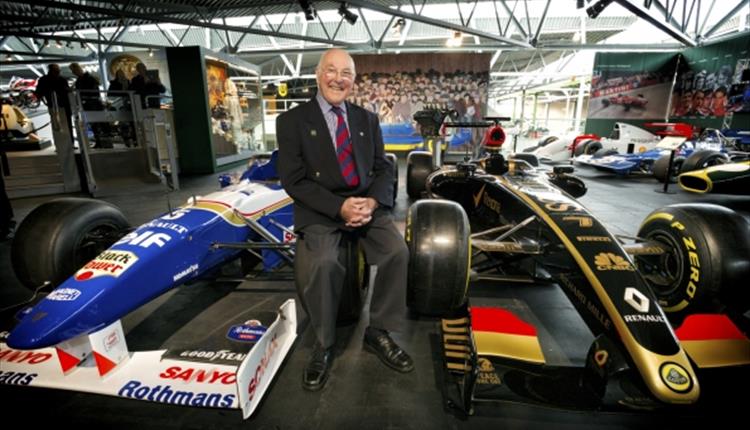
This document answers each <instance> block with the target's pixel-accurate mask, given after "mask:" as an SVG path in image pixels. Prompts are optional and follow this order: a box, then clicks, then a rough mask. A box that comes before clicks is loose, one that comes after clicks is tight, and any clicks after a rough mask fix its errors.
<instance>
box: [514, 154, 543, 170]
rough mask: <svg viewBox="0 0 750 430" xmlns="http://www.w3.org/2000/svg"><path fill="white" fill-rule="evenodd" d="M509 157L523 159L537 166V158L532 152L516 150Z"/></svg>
mask: <svg viewBox="0 0 750 430" xmlns="http://www.w3.org/2000/svg"><path fill="white" fill-rule="evenodd" d="M510 158H511V159H516V160H523V161H525V162H527V163H529V165H531V166H532V167H539V159H538V158H537V156H536V155H534V154H529V153H524V152H516V153H515V154H513V155H512V156H511V157H510Z"/></svg>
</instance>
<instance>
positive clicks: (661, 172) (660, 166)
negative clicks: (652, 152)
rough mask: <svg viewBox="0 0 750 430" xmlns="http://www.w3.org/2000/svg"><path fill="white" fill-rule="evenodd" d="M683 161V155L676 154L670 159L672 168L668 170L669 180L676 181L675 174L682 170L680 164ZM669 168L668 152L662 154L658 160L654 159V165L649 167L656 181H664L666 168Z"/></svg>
mask: <svg viewBox="0 0 750 430" xmlns="http://www.w3.org/2000/svg"><path fill="white" fill-rule="evenodd" d="M684 163H685V157H683V156H681V155H676V156H675V157H674V160H673V161H672V169H671V170H669V182H670V183H675V182H677V175H679V174H680V171H681V170H682V165H683V164H684ZM668 169H669V154H667V155H662V156H661V157H659V159H658V160H656V161H654V165H653V166H652V167H651V173H653V175H654V178H656V180H657V181H659V182H661V183H664V180H665V179H666V178H667V170H668Z"/></svg>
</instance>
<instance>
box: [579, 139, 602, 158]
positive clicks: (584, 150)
mask: <svg viewBox="0 0 750 430" xmlns="http://www.w3.org/2000/svg"><path fill="white" fill-rule="evenodd" d="M601 148H602V143H601V142H599V141H598V140H594V139H587V140H584V141H583V142H580V143H579V144H578V145H576V149H575V150H574V151H573V156H574V157H578V156H579V155H583V154H593V153H595V152H596V151H598V150H600V149H601Z"/></svg>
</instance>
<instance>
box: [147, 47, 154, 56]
mask: <svg viewBox="0 0 750 430" xmlns="http://www.w3.org/2000/svg"><path fill="white" fill-rule="evenodd" d="M148 56H149V57H153V56H154V50H153V49H151V48H148Z"/></svg>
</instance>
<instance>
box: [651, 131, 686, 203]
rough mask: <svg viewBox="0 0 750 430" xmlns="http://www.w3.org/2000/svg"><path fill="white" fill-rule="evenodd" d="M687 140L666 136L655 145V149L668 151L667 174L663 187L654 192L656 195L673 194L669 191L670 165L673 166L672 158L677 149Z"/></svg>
mask: <svg viewBox="0 0 750 430" xmlns="http://www.w3.org/2000/svg"><path fill="white" fill-rule="evenodd" d="M685 140H687V139H686V138H684V137H679V136H666V137H665V138H663V139H662V140H661V141H660V142H659V143H658V144H657V145H656V147H657V148H661V149H668V150H669V164H668V165H667V174H666V175H665V176H664V187H662V188H657V189H655V190H654V191H656V192H657V193H664V194H674V191H669V182H670V180H671V179H672V175H671V173H672V165H673V164H674V157H675V154H676V152H677V149H678V148H679V147H680V146H682V144H683V143H685Z"/></svg>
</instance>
